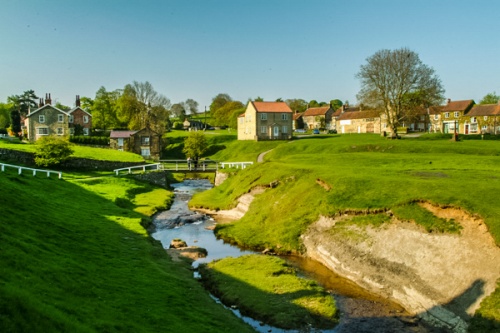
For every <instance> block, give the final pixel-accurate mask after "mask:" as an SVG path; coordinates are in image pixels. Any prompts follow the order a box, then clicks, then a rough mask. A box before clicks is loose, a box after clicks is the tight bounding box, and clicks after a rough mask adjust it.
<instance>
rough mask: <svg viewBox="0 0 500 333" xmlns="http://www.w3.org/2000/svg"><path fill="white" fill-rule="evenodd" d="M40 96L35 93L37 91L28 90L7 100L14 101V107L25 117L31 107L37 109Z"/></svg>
mask: <svg viewBox="0 0 500 333" xmlns="http://www.w3.org/2000/svg"><path fill="white" fill-rule="evenodd" d="M37 100H38V97H37V96H36V95H35V91H33V90H26V91H25V92H23V93H22V94H21V95H13V96H9V97H8V98H7V101H8V102H10V103H12V105H13V108H14V109H15V110H17V111H18V112H19V114H20V115H21V116H23V117H25V116H26V115H27V114H28V111H29V110H30V109H32V110H33V109H36V108H37V106H38V104H37Z"/></svg>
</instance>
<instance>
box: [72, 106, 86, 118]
mask: <svg viewBox="0 0 500 333" xmlns="http://www.w3.org/2000/svg"><path fill="white" fill-rule="evenodd" d="M76 110H82V111H83V112H85V113H86V114H88V115H89V116H91V117H92V114H91V113H90V112H88V111H87V110H84V109H82V108H81V107H79V106H77V107H74V108H72V109H71V110H69V111H68V114H72V113H73V112H75V111H76Z"/></svg>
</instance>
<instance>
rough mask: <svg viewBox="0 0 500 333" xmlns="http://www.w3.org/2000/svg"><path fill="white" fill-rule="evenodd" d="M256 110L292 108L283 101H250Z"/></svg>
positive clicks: (275, 110)
mask: <svg viewBox="0 0 500 333" xmlns="http://www.w3.org/2000/svg"><path fill="white" fill-rule="evenodd" d="M251 103H252V104H253V106H254V107H255V110H257V112H290V113H292V110H291V109H290V107H289V106H288V105H287V104H286V103H285V102H251Z"/></svg>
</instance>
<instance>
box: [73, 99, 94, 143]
mask: <svg viewBox="0 0 500 333" xmlns="http://www.w3.org/2000/svg"><path fill="white" fill-rule="evenodd" d="M68 114H69V121H68V123H69V134H70V135H75V129H77V128H80V129H81V130H82V133H81V134H83V135H90V131H91V130H92V115H91V114H90V113H89V112H87V111H86V110H84V109H82V107H81V106H80V95H77V96H76V102H75V107H74V108H73V109H71V110H69V111H68ZM77 134H79V133H77ZM81 134H80V135H81Z"/></svg>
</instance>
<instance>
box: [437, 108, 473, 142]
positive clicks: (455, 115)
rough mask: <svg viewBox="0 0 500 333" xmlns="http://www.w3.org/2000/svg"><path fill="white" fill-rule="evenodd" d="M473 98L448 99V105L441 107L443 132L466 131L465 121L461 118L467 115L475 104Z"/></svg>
mask: <svg viewBox="0 0 500 333" xmlns="http://www.w3.org/2000/svg"><path fill="white" fill-rule="evenodd" d="M474 104H475V103H474V101H473V100H472V99H467V100H463V101H452V100H450V99H448V102H447V103H446V105H444V106H443V108H442V109H441V126H442V129H443V130H442V132H443V133H454V132H455V130H456V132H457V133H462V134H463V133H464V132H465V127H464V122H463V121H461V118H462V117H463V116H465V114H466V113H467V112H469V111H470V110H471V109H472V107H473V106H474Z"/></svg>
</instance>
